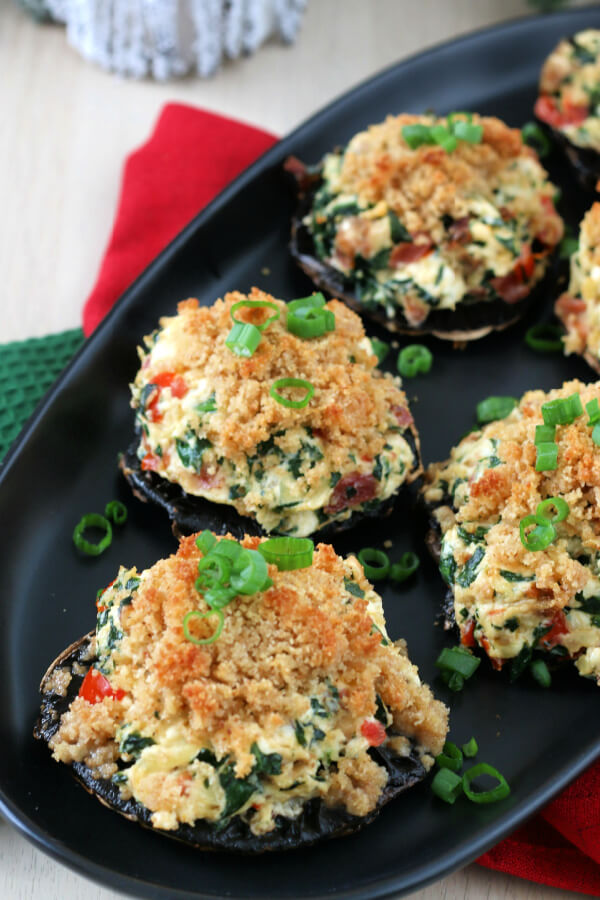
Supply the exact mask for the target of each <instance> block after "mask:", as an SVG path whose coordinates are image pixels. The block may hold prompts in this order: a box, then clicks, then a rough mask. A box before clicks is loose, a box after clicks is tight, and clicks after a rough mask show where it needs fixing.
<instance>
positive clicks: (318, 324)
mask: <svg viewBox="0 0 600 900" xmlns="http://www.w3.org/2000/svg"><path fill="white" fill-rule="evenodd" d="M291 305H292V304H291V303H290V304H288V311H287V318H286V328H287V330H288V331H289V332H291V334H295V335H296V336H297V337H300V338H303V339H305V340H309V339H311V338H317V337H321V336H322V335H324V334H327V333H328V332H329V331H333V330H334V329H335V316H334V314H333V313H332V312H331V310H330V309H319V308H317V307H314V306H303V307H299V308H298V309H296V310H292V309H290V308H289V307H291Z"/></svg>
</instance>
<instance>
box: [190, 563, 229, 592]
mask: <svg viewBox="0 0 600 900" xmlns="http://www.w3.org/2000/svg"><path fill="white" fill-rule="evenodd" d="M198 573H199V577H198V578H197V579H196V590H197V591H200V592H201V593H203V592H204V591H205V590H209V588H214V587H217V585H222V584H225V582H226V581H227V580H228V579H229V575H230V573H231V563H230V561H229V560H228V559H227V558H226V557H225V556H218V555H217V554H209V555H208V556H203V557H202V559H201V560H200V561H199V562H198Z"/></svg>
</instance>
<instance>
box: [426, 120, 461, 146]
mask: <svg viewBox="0 0 600 900" xmlns="http://www.w3.org/2000/svg"><path fill="white" fill-rule="evenodd" d="M429 133H430V135H431V137H432V138H433V141H434V143H436V144H439V146H440V147H443V148H444V150H445V151H446V153H452V152H453V151H454V150H456V146H457V144H458V141H457V139H456V138H455V137H454V135H453V134H452V133H451V132H450V130H449V129H448V128H447V127H446V126H445V125H432V126H431V128H430V129H429Z"/></svg>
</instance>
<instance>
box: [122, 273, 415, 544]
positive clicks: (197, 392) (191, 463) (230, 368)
mask: <svg viewBox="0 0 600 900" xmlns="http://www.w3.org/2000/svg"><path fill="white" fill-rule="evenodd" d="M315 331H316V332H317V334H315ZM249 336H250V338H251V339H250V344H249V345H248V344H247V343H245V341H246V339H247V338H249ZM253 342H254V344H253ZM140 357H141V362H142V364H141V368H140V369H139V372H138V374H137V376H136V378H135V381H134V383H133V384H132V405H133V407H134V409H135V410H136V418H137V426H138V434H137V437H136V441H135V443H134V444H133V445H132V447H131V448H130V450H129V451H128V453H127V454H126V455H125V456H124V458H123V460H122V463H121V465H122V469H123V471H124V473H125V475H126V477H127V478H128V480H129V481H130V483H131V484H132V486H133V488H134V490H135V491H136V493H137V494H138V495H140V496H142V498H150V499H152V500H155V501H156V502H158V503H160V504H162V505H163V506H165V507H166V508H167V509H168V511H169V514H170V515H171V517H172V518H173V519H174V521H175V523H176V525H177V528H178V529H179V530H180V531H182V532H187V533H190V532H191V531H194V530H199V529H200V528H201V527H207V526H209V527H210V526H211V524H212V523H213V522H215V520H216V519H217V517H220V518H221V519H222V521H223V523H224V524H223V527H225V530H227V528H230V529H232V528H233V529H235V530H236V531H237V532H238V533H240V532H241V533H243V531H244V529H245V530H246V531H248V530H253V531H254V532H255V533H256V532H257V531H261V532H262V533H266V532H268V533H271V532H277V533H281V534H289V535H294V536H304V535H308V534H311V533H313V532H316V531H318V530H320V529H323V528H324V526H329V525H331V526H335V528H339V527H347V526H349V525H352V524H354V522H355V521H356V520H357V519H358V518H359V517H361V516H366V515H372V516H373V515H375V516H379V515H381V514H382V512H383V511H385V510H389V509H391V506H392V505H393V503H394V501H395V498H396V495H397V494H398V492H399V490H400V489H401V488H402V487H403V486H404V485H405V484H407V483H409V482H411V481H412V480H413V479H415V478H416V477H417V476H418V475H419V474H420V461H419V451H418V438H417V433H416V429H415V427H414V423H413V419H412V416H411V414H410V412H409V409H408V406H407V402H406V397H405V395H404V393H403V391H402V390H401V387H400V381H399V379H398V378H393V377H392V376H391V375H387V374H382V373H381V372H380V371H379V369H378V368H377V357H376V356H375V354H374V353H373V350H372V347H371V342H370V340H369V338H368V337H366V335H365V332H364V330H363V326H362V323H361V321H360V319H359V317H358V316H356V315H355V314H354V313H353V312H351V311H350V310H349V309H348V308H347V307H346V306H345V305H344V304H343V303H340V302H338V301H336V300H332V301H330V302H329V303H327V304H326V303H325V300H324V299H323V297H322V296H321V295H313V296H312V297H308V298H304V299H302V300H297V301H295V302H294V304H289V305H286V304H285V303H284V302H283V301H281V300H276V299H275V298H273V297H271V296H270V295H269V294H265V293H263V292H262V291H258V290H256V289H255V290H253V291H252V292H251V294H250V295H249V297H246V296H245V295H244V294H239V293H231V294H228V295H227V296H226V297H225V299H224V300H218V301H217V302H216V303H215V304H214V305H213V306H211V307H204V306H199V305H198V302H197V301H196V300H187V301H185V302H183V303H180V304H179V311H178V314H177V315H176V316H172V317H166V318H163V319H161V322H160V328H159V329H158V330H157V331H156V332H154V333H153V334H152V335H150V336H149V337H147V338H145V342H144V347H143V348H142V349H141V350H140ZM217 504H218V506H217ZM228 507H229V508H230V510H231V513H232V514H230V515H227V513H226V511H227V509H228ZM215 511H216V512H215Z"/></svg>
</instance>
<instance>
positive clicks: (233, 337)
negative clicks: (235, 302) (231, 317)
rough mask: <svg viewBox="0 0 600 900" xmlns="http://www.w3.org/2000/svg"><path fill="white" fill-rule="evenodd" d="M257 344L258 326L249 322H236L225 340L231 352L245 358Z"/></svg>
mask: <svg viewBox="0 0 600 900" xmlns="http://www.w3.org/2000/svg"><path fill="white" fill-rule="evenodd" d="M259 344H260V328H257V327H256V325H251V324H250V323H249V322H236V323H235V325H234V326H233V328H232V329H231V331H230V332H229V334H228V335H227V338H226V340H225V346H226V347H229V349H230V350H231V352H232V353H235V355H236V356H244V357H246V358H248V357H250V356H252V354H253V353H254V351H255V350H256V348H257V347H258V345H259Z"/></svg>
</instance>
